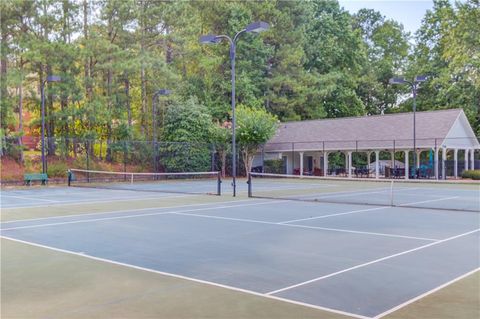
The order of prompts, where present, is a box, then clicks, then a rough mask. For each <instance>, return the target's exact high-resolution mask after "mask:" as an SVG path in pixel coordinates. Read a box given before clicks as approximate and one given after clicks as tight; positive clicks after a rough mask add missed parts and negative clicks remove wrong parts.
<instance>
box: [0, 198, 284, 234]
mask: <svg viewBox="0 0 480 319" xmlns="http://www.w3.org/2000/svg"><path fill="white" fill-rule="evenodd" d="M275 202H279V201H270V202H261V203H254V204H244V205H227V206H215V207H203V208H195V209H186V210H179V211H167V212H156V213H148V214H135V215H125V216H116V217H104V218H93V219H82V220H73V221H67V222H58V223H50V224H38V225H30V226H18V227H10V228H2V229H1V231H6V230H17V229H29V228H40V227H50V226H59V225H69V224H80V223H90V222H97V221H105V220H115V219H127V218H136V217H144V216H156V215H166V214H180V213H183V212H197V211H203V210H210V209H211V210H213V209H225V208H234V207H246V206H257V205H265V204H272V203H275ZM192 215H193V214H192Z"/></svg>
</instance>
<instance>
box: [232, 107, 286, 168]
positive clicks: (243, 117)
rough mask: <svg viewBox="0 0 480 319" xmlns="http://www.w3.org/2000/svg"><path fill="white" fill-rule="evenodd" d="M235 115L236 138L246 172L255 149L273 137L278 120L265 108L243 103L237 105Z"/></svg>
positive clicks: (250, 164) (250, 165)
mask: <svg viewBox="0 0 480 319" xmlns="http://www.w3.org/2000/svg"><path fill="white" fill-rule="evenodd" d="M236 116H237V125H236V130H237V133H236V140H237V143H238V144H239V147H240V149H241V153H242V156H243V162H244V163H245V169H246V173H247V174H248V172H250V170H251V167H252V161H253V156H254V154H255V152H256V150H257V149H258V148H259V146H260V145H262V144H264V143H265V142H267V141H268V140H269V139H270V138H272V137H273V135H274V134H275V131H276V129H277V122H278V120H277V118H276V116H274V115H272V114H270V113H268V112H267V111H266V110H265V109H260V108H259V109H256V108H250V107H247V106H245V105H239V106H238V108H237V110H236Z"/></svg>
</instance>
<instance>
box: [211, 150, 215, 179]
mask: <svg viewBox="0 0 480 319" xmlns="http://www.w3.org/2000/svg"><path fill="white" fill-rule="evenodd" d="M211 147H212V153H211V155H210V157H211V158H210V162H211V163H210V170H211V171H212V172H213V171H215V144H211Z"/></svg>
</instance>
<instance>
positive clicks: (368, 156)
mask: <svg viewBox="0 0 480 319" xmlns="http://www.w3.org/2000/svg"><path fill="white" fill-rule="evenodd" d="M370 155H372V152H367V169H368V170H370V164H371V163H370Z"/></svg>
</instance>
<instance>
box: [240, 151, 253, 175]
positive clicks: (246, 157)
mask: <svg viewBox="0 0 480 319" xmlns="http://www.w3.org/2000/svg"><path fill="white" fill-rule="evenodd" d="M241 153H242V159H243V164H244V165H245V176H248V173H250V172H251V171H252V164H253V158H254V156H255V151H250V150H249V149H248V148H247V149H244V150H242V151H241Z"/></svg>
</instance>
